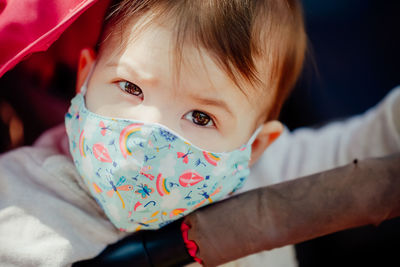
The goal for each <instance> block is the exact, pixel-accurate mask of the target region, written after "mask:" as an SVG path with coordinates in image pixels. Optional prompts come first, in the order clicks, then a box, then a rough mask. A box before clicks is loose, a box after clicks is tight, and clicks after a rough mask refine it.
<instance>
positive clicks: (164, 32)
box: [99, 18, 273, 116]
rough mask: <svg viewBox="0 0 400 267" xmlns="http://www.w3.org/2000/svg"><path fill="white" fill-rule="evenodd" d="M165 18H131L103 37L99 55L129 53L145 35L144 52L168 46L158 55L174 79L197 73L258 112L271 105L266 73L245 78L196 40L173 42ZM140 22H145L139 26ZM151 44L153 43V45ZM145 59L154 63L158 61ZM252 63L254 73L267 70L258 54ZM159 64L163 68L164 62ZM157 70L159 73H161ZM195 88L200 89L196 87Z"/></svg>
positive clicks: (171, 30)
mask: <svg viewBox="0 0 400 267" xmlns="http://www.w3.org/2000/svg"><path fill="white" fill-rule="evenodd" d="M168 22H169V21H167V22H165V21H164V20H162V21H159V20H151V21H149V20H148V19H146V18H142V21H132V22H131V23H130V24H127V25H125V26H124V29H123V32H119V33H120V34H115V33H114V34H111V35H110V36H109V38H107V39H106V40H104V42H103V43H102V46H101V48H100V54H99V56H101V57H102V56H106V57H108V56H109V55H113V56H115V57H118V56H121V55H122V56H124V55H125V56H127V55H129V53H128V54H127V53H126V51H127V49H128V48H131V49H132V50H134V47H135V44H136V42H138V41H140V39H141V38H145V39H146V38H147V39H146V42H147V50H149V51H148V53H150V54H154V53H153V52H150V50H152V49H153V50H154V51H156V50H159V49H164V48H168V49H165V50H166V51H167V53H165V54H160V55H159V56H160V57H168V58H169V66H168V67H169V69H170V72H169V74H170V75H171V76H172V77H174V79H176V82H178V81H182V80H183V81H185V79H182V78H185V77H186V76H189V77H194V78H197V77H198V76H201V77H204V78H206V79H204V80H203V81H199V82H201V84H204V83H211V84H212V86H207V88H208V89H210V90H216V91H218V93H219V94H222V95H223V97H225V98H226V99H227V100H228V101H229V100H230V99H231V97H230V96H232V95H238V94H239V95H241V97H242V99H243V101H246V102H249V103H250V104H251V105H252V106H253V108H254V110H258V111H259V112H258V113H259V114H260V116H263V115H265V114H266V113H267V112H268V110H269V106H271V101H270V99H272V95H273V89H272V87H271V88H270V89H269V88H268V86H267V84H268V81H266V77H267V76H268V75H264V77H263V76H262V75H258V79H255V80H249V79H248V78H246V77H244V76H243V74H242V73H240V71H239V70H237V69H235V68H231V69H227V68H226V65H225V64H224V62H221V58H220V57H218V55H216V54H215V51H214V50H212V49H209V48H207V47H204V46H203V45H199V44H196V43H194V42H193V41H192V40H190V39H187V40H186V41H185V42H183V43H182V44H179V43H177V42H176V39H174V38H175V37H176V35H175V34H176V33H175V32H174V30H175V29H174V27H173V26H172V24H171V23H168ZM141 23H142V24H141ZM143 24H144V25H145V26H144V27H141V26H142V25H143ZM148 36H150V37H148ZM153 38H158V39H162V38H164V39H165V40H164V41H163V42H162V43H161V42H160V43H155V44H154V43H153V42H152V40H153ZM153 45H155V46H156V47H153ZM146 63H147V64H150V63H153V64H154V63H157V64H158V62H146ZM254 63H255V65H256V72H257V73H263V74H265V73H267V71H269V70H268V68H267V67H266V66H265V64H264V63H263V61H262V60H261V58H259V57H258V58H257V59H255V60H254ZM160 67H161V66H160ZM161 68H164V69H165V66H162V67H161ZM161 72H162V71H160V72H159V74H163V73H161ZM164 72H165V71H164ZM200 74H203V75H200ZM216 80H217V81H223V82H222V84H224V86H223V88H224V89H225V90H220V89H221V86H218V85H221V82H220V83H218V82H215V81H216ZM214 83H216V84H214ZM183 86H184V84H183ZM177 88H178V87H177ZM227 89H229V90H227ZM199 90H202V89H201V88H199ZM203 90H204V89H203Z"/></svg>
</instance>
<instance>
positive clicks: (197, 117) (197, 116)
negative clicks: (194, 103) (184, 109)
mask: <svg viewBox="0 0 400 267" xmlns="http://www.w3.org/2000/svg"><path fill="white" fill-rule="evenodd" d="M185 119H187V120H190V121H192V122H193V123H194V124H197V125H199V126H206V127H212V126H215V124H214V121H213V120H212V119H211V117H210V116H208V115H207V114H206V113H204V112H201V111H198V110H193V111H190V112H188V113H186V115H185Z"/></svg>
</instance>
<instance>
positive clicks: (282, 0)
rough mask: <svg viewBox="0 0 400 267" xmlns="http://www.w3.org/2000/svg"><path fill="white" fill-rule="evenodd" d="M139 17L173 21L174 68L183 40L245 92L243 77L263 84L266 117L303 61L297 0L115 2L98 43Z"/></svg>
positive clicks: (274, 111)
mask: <svg viewBox="0 0 400 267" xmlns="http://www.w3.org/2000/svg"><path fill="white" fill-rule="evenodd" d="M144 16H146V25H148V22H151V21H154V20H159V19H168V21H172V22H173V23H174V24H173V25H174V27H175V38H176V39H175V40H176V41H175V51H176V53H175V54H176V62H175V63H176V66H177V69H178V70H179V67H180V64H181V61H182V51H183V47H184V44H185V43H186V42H191V43H190V44H191V45H194V46H196V47H197V48H198V49H205V50H206V51H207V52H208V53H209V54H210V55H211V57H212V58H213V59H214V60H215V62H216V63H217V64H218V65H219V66H220V67H221V68H222V69H223V70H224V71H225V72H226V73H227V75H228V76H229V77H230V78H231V79H232V81H233V82H234V83H235V84H236V85H237V86H238V87H239V88H240V89H241V90H242V91H243V92H244V93H245V94H246V92H245V91H244V90H243V87H242V86H241V82H243V81H247V82H249V83H250V84H252V85H254V87H255V86H257V87H260V88H262V89H263V95H264V96H268V97H269V101H268V103H269V105H268V106H270V108H269V110H268V111H267V112H268V116H267V119H268V120H269V119H276V118H277V117H278V115H279V112H280V109H281V106H282V104H283V102H284V100H285V99H286V98H287V96H288V95H289V93H290V91H291V89H292V87H293V86H294V84H295V82H296V80H297V78H298V76H299V73H300V71H301V69H302V65H303V60H304V54H305V48H306V35H305V32H304V23H303V16H302V10H301V6H300V4H299V2H298V0H134V1H133V0H119V1H114V2H113V4H112V5H111V6H110V9H109V11H108V15H107V17H106V20H105V23H104V26H103V27H104V30H103V35H102V37H101V39H100V40H101V41H100V42H99V44H100V46H101V45H102V43H103V42H105V41H107V39H108V38H109V37H110V36H113V35H114V34H115V33H120V34H121V33H124V30H125V29H126V28H127V27H126V25H132V21H137V20H139V19H140V18H143V17H144ZM142 26H143V27H145V25H142ZM142 26H141V27H142ZM100 50H101V49H100ZM259 64H261V65H262V66H263V68H260V66H259ZM259 69H263V70H267V71H266V73H260V72H259V71H258V70H259Z"/></svg>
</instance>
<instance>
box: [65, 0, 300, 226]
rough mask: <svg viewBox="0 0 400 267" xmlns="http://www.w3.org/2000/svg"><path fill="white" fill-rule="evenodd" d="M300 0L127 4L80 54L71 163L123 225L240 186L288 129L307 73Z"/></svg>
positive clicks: (152, 222) (155, 222) (156, 219)
mask: <svg viewBox="0 0 400 267" xmlns="http://www.w3.org/2000/svg"><path fill="white" fill-rule="evenodd" d="M305 42H306V38H305V33H304V29H303V23H302V16H301V10H300V7H299V4H298V3H297V1H280V0H279V1H278V0H269V1H221V0H215V1H202V0H201V1H200V0H199V1H193V0H191V1H159V0H157V1H120V2H118V3H117V4H114V5H112V10H111V11H110V15H109V16H108V18H107V20H106V22H105V26H104V30H103V35H102V38H101V41H100V43H99V47H98V51H97V52H94V51H93V50H92V49H85V50H83V51H82V53H81V58H80V64H79V70H78V82H77V88H78V94H77V96H76V97H75V98H74V99H73V101H72V105H71V108H70V110H69V112H68V113H67V115H66V129H67V133H68V136H69V140H70V150H71V154H72V156H73V159H74V163H75V165H76V167H77V169H78V171H79V173H80V174H81V176H82V178H83V179H84V182H85V183H86V185H87V186H88V188H89V190H90V192H91V194H92V195H93V197H94V198H95V199H96V201H97V202H98V203H99V205H100V206H101V207H102V208H103V210H104V211H105V213H106V214H107V216H108V217H109V219H110V220H111V222H112V223H113V224H114V225H115V226H116V227H117V228H118V229H120V230H121V231H129V232H132V231H137V230H139V229H157V228H159V227H161V226H163V225H165V224H166V223H168V222H170V221H172V220H175V219H177V218H180V217H181V216H182V215H185V214H188V213H189V212H191V211H193V210H195V209H197V208H199V207H201V206H204V205H207V204H209V203H211V202H213V201H215V200H219V199H221V198H223V197H226V196H227V195H229V194H231V193H232V192H234V191H236V190H237V189H238V188H240V187H241V186H242V184H243V182H244V181H245V179H246V177H247V176H248V174H249V170H248V167H249V166H250V165H251V164H253V163H254V162H255V161H257V159H258V158H259V157H260V155H261V154H262V153H263V152H264V150H265V149H266V148H267V147H268V145H269V144H271V142H273V141H274V140H275V139H276V138H277V137H278V136H279V135H280V133H281V132H282V130H283V127H282V125H281V123H280V122H278V121H276V120H275V119H276V118H277V115H278V113H279V110H280V107H281V105H282V102H283V101H284V99H285V98H286V96H287V95H288V93H289V91H290V89H291V87H292V86H293V85H294V83H295V81H296V79H297V76H298V74H299V72H300V69H301V66H302V62H303V58H304V50H305Z"/></svg>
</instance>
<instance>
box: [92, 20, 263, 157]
mask: <svg viewBox="0 0 400 267" xmlns="http://www.w3.org/2000/svg"><path fill="white" fill-rule="evenodd" d="M125 34H126V35H127V36H125V37H124V38H129V37H130V36H136V37H135V38H134V39H132V40H129V41H128V42H127V45H126V46H124V47H123V48H122V49H120V47H119V46H120V43H119V42H118V41H117V40H116V39H118V38H115V37H114V38H112V39H111V40H108V41H107V42H106V44H105V47H103V49H102V51H101V53H100V54H99V55H98V57H97V59H96V64H95V67H94V69H93V73H92V75H91V77H90V80H89V84H88V91H87V94H86V105H87V108H88V109H89V110H91V111H92V112H94V113H97V114H100V115H104V116H108V117H117V118H129V119H134V120H140V121H144V122H156V123H160V124H162V125H165V126H167V127H168V128H170V129H172V130H173V131H175V132H177V133H179V134H180V135H181V136H183V137H184V138H186V139H187V140H189V141H190V142H192V143H193V144H195V145H197V146H198V147H200V148H202V149H206V150H209V151H214V152H222V151H230V150H233V149H236V148H238V147H239V146H240V145H242V144H244V143H246V142H247V140H248V139H249V138H250V136H251V135H252V134H253V132H254V131H255V130H256V128H257V127H258V126H260V125H261V124H262V123H263V120H265V116H263V114H262V113H263V112H262V111H263V110H266V109H265V103H266V101H260V95H261V94H260V91H259V89H255V88H250V85H247V86H246V85H245V86H243V89H244V90H245V91H246V94H247V95H245V94H244V93H243V92H242V91H241V90H240V89H239V88H238V87H237V86H236V85H235V83H234V82H233V81H232V80H231V79H230V78H229V77H228V76H227V74H225V72H224V71H223V70H222V69H220V68H219V67H218V66H217V65H216V64H215V63H214V61H213V60H212V59H211V57H210V56H209V55H208V54H207V53H206V52H204V51H201V52H200V53H201V55H200V53H199V50H198V49H197V48H195V47H191V46H190V45H188V44H186V45H185V47H184V51H183V61H182V65H181V68H180V74H179V75H178V76H177V75H176V71H175V69H176V68H175V67H174V53H175V51H174V46H173V42H174V39H173V38H174V36H173V34H172V33H171V30H170V29H168V27H166V26H161V25H158V24H156V23H152V24H151V25H150V26H149V27H148V28H145V29H144V30H143V31H141V32H140V34H135V35H133V30H132V31H131V32H129V31H126V33H125ZM119 49H120V50H119ZM116 51H118V52H116Z"/></svg>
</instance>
